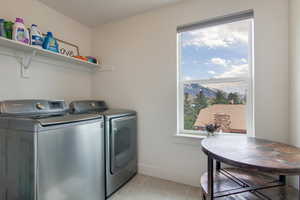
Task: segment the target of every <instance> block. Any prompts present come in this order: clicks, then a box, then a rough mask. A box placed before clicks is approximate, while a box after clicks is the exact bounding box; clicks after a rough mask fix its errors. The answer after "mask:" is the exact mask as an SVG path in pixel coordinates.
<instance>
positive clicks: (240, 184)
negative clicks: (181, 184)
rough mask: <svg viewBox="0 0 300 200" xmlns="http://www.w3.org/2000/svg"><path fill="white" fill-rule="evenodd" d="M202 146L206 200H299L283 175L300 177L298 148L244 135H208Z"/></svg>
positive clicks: (202, 180)
mask: <svg viewBox="0 0 300 200" xmlns="http://www.w3.org/2000/svg"><path fill="white" fill-rule="evenodd" d="M201 145H202V151H203V152H204V153H205V154H207V156H208V171H207V173H205V174H203V175H202V177H201V187H202V190H203V194H204V198H205V199H208V200H212V199H215V198H218V199H228V198H229V196H230V199H232V198H233V199H255V200H256V199H267V200H269V199H272V200H276V199H278V200H279V199H280V200H283V199H286V200H294V199H297V200H299V198H300V195H299V192H298V190H296V189H294V188H292V187H290V186H287V185H286V175H300V148H297V147H294V146H290V145H286V144H283V143H278V142H272V141H268V140H263V139H258V138H251V137H246V136H244V135H242V136H240V135H218V136H211V137H208V138H206V139H204V140H203V141H202V144H201ZM214 160H215V161H216V170H214ZM221 163H225V164H228V165H230V166H233V167H234V168H222V167H221Z"/></svg>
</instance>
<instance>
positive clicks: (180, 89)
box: [177, 10, 255, 138]
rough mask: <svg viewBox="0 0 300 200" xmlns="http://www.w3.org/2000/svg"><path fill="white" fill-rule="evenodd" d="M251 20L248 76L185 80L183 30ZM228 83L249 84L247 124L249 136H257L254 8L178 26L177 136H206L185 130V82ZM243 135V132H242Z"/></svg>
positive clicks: (198, 132)
mask: <svg viewBox="0 0 300 200" xmlns="http://www.w3.org/2000/svg"><path fill="white" fill-rule="evenodd" d="M243 20H250V25H249V26H250V27H249V29H250V31H249V52H248V66H249V75H248V77H245V78H243V77H238V78H222V79H221V78H220V79H214V78H213V79H200V80H188V81H187V80H184V79H183V74H182V67H181V38H180V36H181V34H180V33H182V32H187V31H192V30H197V29H202V28H207V27H212V26H218V25H225V24H228V23H233V22H238V21H243ZM194 82H197V83H206V84H208V83H226V82H243V83H246V84H247V88H248V90H247V103H246V126H247V134H246V135H248V136H252V137H254V136H255V128H254V13H253V11H252V10H250V11H245V12H240V13H237V14H234V15H228V16H225V17H218V18H216V19H212V20H206V21H204V22H202V23H195V24H190V25H186V26H180V27H178V28H177V136H187V137H193V136H194V137H195V138H198V137H199V136H200V137H201V136H206V135H207V133H206V132H205V131H198V130H185V129H184V84H185V83H194ZM222 134H234V135H237V133H224V132H223V133H222ZM240 135H242V134H240Z"/></svg>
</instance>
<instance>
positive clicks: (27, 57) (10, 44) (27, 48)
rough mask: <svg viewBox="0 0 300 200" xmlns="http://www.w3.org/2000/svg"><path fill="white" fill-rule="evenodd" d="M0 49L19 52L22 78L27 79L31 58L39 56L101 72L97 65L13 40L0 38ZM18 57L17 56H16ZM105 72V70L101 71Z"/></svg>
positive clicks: (99, 66)
mask: <svg viewBox="0 0 300 200" xmlns="http://www.w3.org/2000/svg"><path fill="white" fill-rule="evenodd" d="M0 47H6V48H10V49H12V50H14V51H16V52H21V53H22V55H21V56H20V55H19V54H16V57H20V58H22V60H21V74H22V77H24V78H27V77H28V74H27V73H26V71H27V69H28V68H29V66H30V64H31V61H32V58H33V57H35V56H41V57H45V58H48V59H52V60H55V61H61V62H65V63H67V64H71V65H80V66H84V67H86V68H89V69H92V70H100V71H102V69H101V68H102V67H101V65H99V64H94V63H90V62H87V61H84V60H80V59H77V58H73V57H70V56H65V55H62V54H59V53H55V52H51V51H48V50H45V49H41V48H37V47H34V46H31V45H27V44H24V43H21V42H17V41H14V40H9V39H6V38H4V37H0ZM17 55H18V56H17ZM103 70H104V71H107V69H103Z"/></svg>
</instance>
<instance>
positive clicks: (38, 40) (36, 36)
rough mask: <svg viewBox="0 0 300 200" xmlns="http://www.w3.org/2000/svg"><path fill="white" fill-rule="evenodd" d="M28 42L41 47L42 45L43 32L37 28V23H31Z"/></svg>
mask: <svg viewBox="0 0 300 200" xmlns="http://www.w3.org/2000/svg"><path fill="white" fill-rule="evenodd" d="M30 41H31V42H30V44H31V45H32V46H35V47H40V48H42V46H43V41H44V40H43V34H42V33H41V31H40V30H39V29H38V27H37V25H35V24H32V25H31V28H30Z"/></svg>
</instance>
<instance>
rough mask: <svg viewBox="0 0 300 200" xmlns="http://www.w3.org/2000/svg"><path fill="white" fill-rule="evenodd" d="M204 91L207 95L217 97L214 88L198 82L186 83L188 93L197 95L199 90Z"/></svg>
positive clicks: (185, 88) (185, 87)
mask: <svg viewBox="0 0 300 200" xmlns="http://www.w3.org/2000/svg"><path fill="white" fill-rule="evenodd" d="M201 91H202V92H203V93H204V95H205V96H206V97H209V98H215V97H216V92H215V91H214V90H212V89H209V88H206V87H203V86H201V85H200V84H198V83H192V84H185V85H184V93H188V94H189V95H192V96H193V97H195V96H196V95H197V94H199V92H201Z"/></svg>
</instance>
